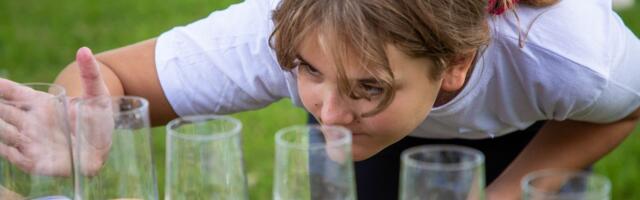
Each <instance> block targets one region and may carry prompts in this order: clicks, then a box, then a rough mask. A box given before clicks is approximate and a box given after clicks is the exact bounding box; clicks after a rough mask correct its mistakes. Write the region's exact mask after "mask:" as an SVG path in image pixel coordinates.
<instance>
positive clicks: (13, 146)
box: [0, 80, 74, 200]
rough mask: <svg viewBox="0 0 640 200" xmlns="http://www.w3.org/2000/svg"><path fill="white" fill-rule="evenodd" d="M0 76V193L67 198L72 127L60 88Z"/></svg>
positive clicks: (70, 184) (69, 196) (71, 185)
mask: <svg viewBox="0 0 640 200" xmlns="http://www.w3.org/2000/svg"><path fill="white" fill-rule="evenodd" d="M2 82H3V83H2V88H0V152H1V153H0V154H1V155H2V156H0V199H3V200H4V199H72V198H73V191H74V182H73V181H74V177H73V162H72V153H71V149H72V148H71V143H70V133H71V131H70V130H71V129H70V126H69V120H68V116H67V113H68V112H67V104H66V102H67V101H66V94H65V90H64V88H63V87H62V86H59V85H54V84H47V83H26V84H22V85H18V84H17V83H13V82H10V81H7V80H2ZM8 87H11V88H13V89H7V88H8Z"/></svg>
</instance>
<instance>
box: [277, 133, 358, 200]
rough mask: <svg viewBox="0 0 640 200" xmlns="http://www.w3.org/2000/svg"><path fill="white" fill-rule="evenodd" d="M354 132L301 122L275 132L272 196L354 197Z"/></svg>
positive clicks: (315, 199)
mask: <svg viewBox="0 0 640 200" xmlns="http://www.w3.org/2000/svg"><path fill="white" fill-rule="evenodd" d="M351 156H352V155H351V132H350V131H349V130H348V129H346V128H343V127H338V126H311V125H301V126H292V127H288V128H284V129H281V130H280V131H278V132H277V133H276V160H275V165H276V166H275V176H274V185H273V188H274V189H273V198H274V199H276V200H289V199H297V200H305V199H313V200H319V199H320V200H338V199H339V200H345V199H346V200H355V199H356V193H355V189H354V188H355V184H354V171H353V161H352V158H351Z"/></svg>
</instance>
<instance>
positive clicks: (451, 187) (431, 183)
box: [400, 145, 484, 200]
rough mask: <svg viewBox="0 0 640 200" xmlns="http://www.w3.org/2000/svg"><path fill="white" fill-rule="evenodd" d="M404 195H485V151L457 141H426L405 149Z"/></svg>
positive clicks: (448, 198) (438, 199)
mask: <svg viewBox="0 0 640 200" xmlns="http://www.w3.org/2000/svg"><path fill="white" fill-rule="evenodd" d="M401 159H402V168H401V173H400V199H402V200H414V199H420V200H458V199H464V200H469V199H484V155H483V154H482V153H481V152H480V151H478V150H475V149H472V148H468V147H462V146H455V145H423V146H417V147H412V148H410V149H407V150H405V151H404V152H402V155H401Z"/></svg>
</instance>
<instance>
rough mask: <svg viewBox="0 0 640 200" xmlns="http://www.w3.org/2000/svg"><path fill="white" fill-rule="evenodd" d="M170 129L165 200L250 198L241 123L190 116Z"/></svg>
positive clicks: (168, 128) (179, 119)
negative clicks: (245, 170)
mask: <svg viewBox="0 0 640 200" xmlns="http://www.w3.org/2000/svg"><path fill="white" fill-rule="evenodd" d="M166 128H167V157H166V162H167V164H166V171H167V174H166V177H165V178H166V181H165V182H166V183H165V199H167V200H178V199H179V200H190V199H229V200H241V199H248V191H247V182H246V178H245V173H244V164H243V160H242V159H243V158H242V141H241V134H240V133H241V130H242V124H241V123H240V121H239V120H237V119H235V118H232V117H228V116H216V115H203V116H189V117H182V118H178V119H175V120H172V121H171V122H169V124H168V125H167V127H166Z"/></svg>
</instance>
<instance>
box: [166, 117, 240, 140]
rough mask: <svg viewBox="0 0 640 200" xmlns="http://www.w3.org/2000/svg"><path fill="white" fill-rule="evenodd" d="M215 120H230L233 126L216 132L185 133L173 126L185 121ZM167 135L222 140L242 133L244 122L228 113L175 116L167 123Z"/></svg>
mask: <svg viewBox="0 0 640 200" xmlns="http://www.w3.org/2000/svg"><path fill="white" fill-rule="evenodd" d="M213 120H222V121H226V122H229V123H230V124H232V125H233V128H231V129H229V130H225V131H217V133H216V134H189V135H185V134H184V132H180V131H178V130H175V129H173V128H176V127H178V126H180V125H183V122H189V123H184V124H192V123H194V122H208V121H213ZM166 130H167V135H168V136H169V137H177V138H180V139H185V140H220V139H224V138H228V137H232V136H236V135H240V132H241V130H242V122H240V120H238V119H236V118H234V117H231V116H226V115H189V116H183V117H178V118H175V119H173V120H171V121H169V123H167V125H166Z"/></svg>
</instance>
